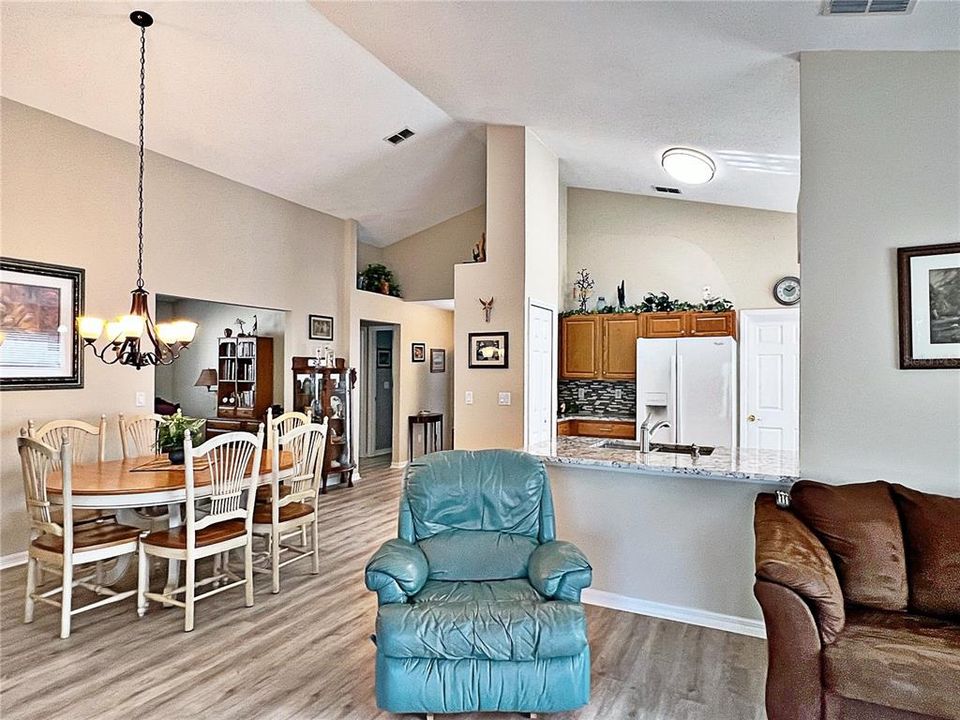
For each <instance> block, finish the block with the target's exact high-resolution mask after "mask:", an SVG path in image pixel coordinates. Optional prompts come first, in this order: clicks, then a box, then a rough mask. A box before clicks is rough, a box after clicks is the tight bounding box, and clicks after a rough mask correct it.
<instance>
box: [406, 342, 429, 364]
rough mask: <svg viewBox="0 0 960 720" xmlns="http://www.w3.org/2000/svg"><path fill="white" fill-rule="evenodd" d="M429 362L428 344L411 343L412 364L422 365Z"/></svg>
mask: <svg viewBox="0 0 960 720" xmlns="http://www.w3.org/2000/svg"><path fill="white" fill-rule="evenodd" d="M426 361H427V344H426V343H411V345H410V362H415V363H422V362H426Z"/></svg>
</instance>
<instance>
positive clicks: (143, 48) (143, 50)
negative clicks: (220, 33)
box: [137, 27, 147, 289]
mask: <svg viewBox="0 0 960 720" xmlns="http://www.w3.org/2000/svg"><path fill="white" fill-rule="evenodd" d="M146 65H147V29H146V28H145V27H141V28H140V175H139V178H138V180H137V200H138V202H139V209H138V213H137V287H138V288H140V289H142V288H143V114H144V105H145V100H146V90H147V85H146Z"/></svg>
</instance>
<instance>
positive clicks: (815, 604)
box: [753, 494, 846, 643]
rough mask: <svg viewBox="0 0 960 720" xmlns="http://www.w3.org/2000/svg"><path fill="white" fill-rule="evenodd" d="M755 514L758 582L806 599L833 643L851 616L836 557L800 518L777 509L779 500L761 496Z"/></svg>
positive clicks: (823, 633)
mask: <svg viewBox="0 0 960 720" xmlns="http://www.w3.org/2000/svg"><path fill="white" fill-rule="evenodd" d="M755 510H756V512H755V515H754V523H753V526H754V533H755V535H756V544H757V547H756V575H757V578H758V579H759V580H767V581H769V582H773V583H777V584H778V585H782V586H784V587H787V588H789V589H790V590H792V591H794V592H795V593H797V594H798V595H799V596H801V597H802V598H803V599H804V600H805V601H806V602H807V603H808V604H809V605H810V606H811V608H812V610H813V612H814V615H815V617H816V621H817V627H818V628H819V630H820V637H821V639H822V640H823V642H824V643H831V642H833V641H834V640H835V639H836V637H837V635H838V634H839V633H840V631H841V630H843V626H844V625H845V624H846V613H845V612H844V601H843V592H842V590H841V589H840V582H839V580H838V579H837V572H836V569H835V568H834V566H833V560H832V559H831V558H830V553H829V552H827V549H826V548H825V547H824V546H823V543H821V542H820V540H819V539H818V538H817V536H816V535H814V534H813V531H812V530H810V528H808V527H807V526H806V525H804V523H803V521H801V520H800V518H798V517H797V516H796V515H794V514H793V513H792V512H790V511H789V510H782V509H780V508H778V507H777V505H776V502H775V501H774V497H773V495H769V494H761V495H759V496H758V497H757V501H756V506H755Z"/></svg>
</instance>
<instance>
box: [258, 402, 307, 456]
mask: <svg viewBox="0 0 960 720" xmlns="http://www.w3.org/2000/svg"><path fill="white" fill-rule="evenodd" d="M310 422H312V413H311V412H309V411H308V412H305V413H302V412H285V413H283V414H282V415H277V417H274V416H273V408H267V450H272V449H273V448H274V447H275V446H276V444H277V438H278V437H279V436H281V435H286V434H287V433H288V432H290V431H291V430H293V429H294V428H295V427H300V426H301V425H308V424H309V423H310Z"/></svg>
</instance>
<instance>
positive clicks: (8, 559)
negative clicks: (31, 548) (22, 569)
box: [0, 551, 27, 570]
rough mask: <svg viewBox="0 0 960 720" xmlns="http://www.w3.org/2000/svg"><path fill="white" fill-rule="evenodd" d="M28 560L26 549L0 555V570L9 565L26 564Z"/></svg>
mask: <svg viewBox="0 0 960 720" xmlns="http://www.w3.org/2000/svg"><path fill="white" fill-rule="evenodd" d="M26 562H27V553H26V551H24V552H18V553H10V554H9V555H2V556H0V570H6V569H7V568H9V567H16V566H17V565H24V564H25V563H26Z"/></svg>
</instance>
